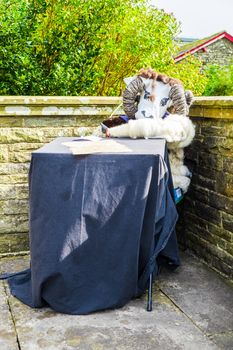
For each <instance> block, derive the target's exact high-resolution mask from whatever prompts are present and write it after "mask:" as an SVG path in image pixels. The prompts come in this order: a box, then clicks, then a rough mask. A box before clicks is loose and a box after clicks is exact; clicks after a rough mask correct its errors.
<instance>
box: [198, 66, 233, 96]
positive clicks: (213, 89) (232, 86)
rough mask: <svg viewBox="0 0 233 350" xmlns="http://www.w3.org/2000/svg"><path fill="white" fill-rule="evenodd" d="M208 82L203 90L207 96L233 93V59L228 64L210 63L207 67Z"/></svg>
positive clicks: (230, 94)
mask: <svg viewBox="0 0 233 350" xmlns="http://www.w3.org/2000/svg"><path fill="white" fill-rule="evenodd" d="M206 74H207V77H208V82H207V85H206V87H205V90H204V92H203V95H205V96H232V95H233V61H232V63H231V64H229V65H227V66H223V67H220V66H218V65H209V66H208V67H207V68H206Z"/></svg>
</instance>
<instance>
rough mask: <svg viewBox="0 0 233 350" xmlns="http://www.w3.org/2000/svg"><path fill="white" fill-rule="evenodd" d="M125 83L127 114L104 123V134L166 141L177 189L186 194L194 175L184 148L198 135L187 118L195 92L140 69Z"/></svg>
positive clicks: (176, 80)
mask: <svg viewBox="0 0 233 350" xmlns="http://www.w3.org/2000/svg"><path fill="white" fill-rule="evenodd" d="M124 81H125V83H126V85H127V86H126V88H125V90H124V92H123V109H124V112H125V114H126V115H123V116H120V117H115V118H110V119H107V120H105V121H103V123H102V132H104V133H106V136H108V137H131V138H151V137H162V138H165V139H166V141H167V145H168V151H169V160H170V165H171V172H172V178H173V185H174V188H175V189H176V188H180V189H182V192H183V193H185V192H187V190H188V187H189V184H190V175H191V173H190V171H189V169H188V168H187V166H185V165H184V164H183V161H184V147H186V146H188V145H189V144H190V143H191V141H192V140H193V138H194V135H195V128H194V125H193V123H192V122H191V120H190V119H189V118H188V116H187V115H188V113H189V107H190V106H191V104H192V102H193V94H192V92H191V91H185V90H184V87H183V85H182V83H181V82H180V81H179V80H178V79H174V78H170V77H168V76H167V75H165V74H160V73H157V72H155V71H154V70H153V69H151V68H148V69H141V70H140V71H139V74H138V75H136V76H134V77H131V78H126V79H124ZM168 110H169V112H168Z"/></svg>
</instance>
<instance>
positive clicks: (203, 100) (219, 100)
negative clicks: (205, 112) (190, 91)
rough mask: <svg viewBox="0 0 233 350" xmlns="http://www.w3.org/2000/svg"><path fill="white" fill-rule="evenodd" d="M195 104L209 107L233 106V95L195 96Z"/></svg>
mask: <svg viewBox="0 0 233 350" xmlns="http://www.w3.org/2000/svg"><path fill="white" fill-rule="evenodd" d="M194 106H209V107H222V108H224V107H225V106H227V107H230V106H231V107H233V96H202V97H195V100H194V103H193V107H194Z"/></svg>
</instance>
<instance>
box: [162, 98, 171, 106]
mask: <svg viewBox="0 0 233 350" xmlns="http://www.w3.org/2000/svg"><path fill="white" fill-rule="evenodd" d="M168 100H169V98H168V97H164V98H162V100H161V101H160V105H161V106H165V105H166V104H167V103H168Z"/></svg>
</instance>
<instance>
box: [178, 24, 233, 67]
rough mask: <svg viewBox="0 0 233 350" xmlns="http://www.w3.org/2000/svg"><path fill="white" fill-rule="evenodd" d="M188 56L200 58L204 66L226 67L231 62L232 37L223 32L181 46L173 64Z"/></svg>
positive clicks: (232, 57) (232, 59)
mask: <svg viewBox="0 0 233 350" xmlns="http://www.w3.org/2000/svg"><path fill="white" fill-rule="evenodd" d="M189 55H194V56H196V57H198V58H200V59H201V60H202V61H203V63H204V64H217V65H220V66H222V65H228V64H229V63H230V62H232V61H233V36H231V35H230V34H228V33H227V32H225V31H223V32H220V33H217V34H214V35H212V36H210V37H207V38H204V39H200V40H195V41H193V42H189V43H187V44H185V45H182V46H181V48H180V51H179V53H178V54H177V56H176V57H175V62H180V61H181V60H183V59H185V58H186V57H187V56H189Z"/></svg>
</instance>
